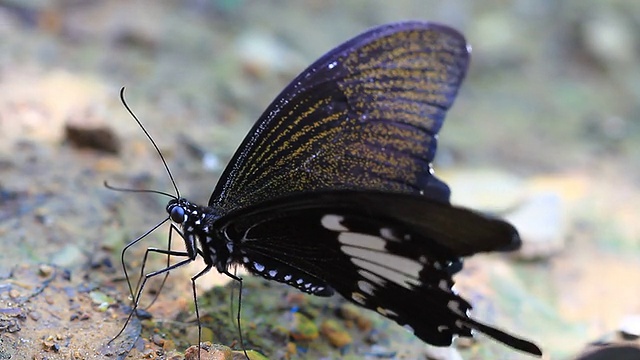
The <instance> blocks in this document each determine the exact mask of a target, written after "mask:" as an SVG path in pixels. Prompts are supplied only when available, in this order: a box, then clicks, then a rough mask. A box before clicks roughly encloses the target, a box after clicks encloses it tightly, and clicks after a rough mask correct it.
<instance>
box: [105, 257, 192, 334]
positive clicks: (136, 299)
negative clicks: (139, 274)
mask: <svg viewBox="0 0 640 360" xmlns="http://www.w3.org/2000/svg"><path fill="white" fill-rule="evenodd" d="M148 252H157V253H159V254H164V255H173V256H183V257H184V256H188V255H187V253H186V252H184V251H171V250H164V249H156V248H148V249H147V253H148ZM191 261H193V260H191V258H188V259H184V260H182V261H180V262H177V263H175V264H173V265H171V266H168V267H166V268H164V269H160V270H157V271H153V272H150V273H148V274H146V275H145V276H144V279H143V280H142V283H141V284H140V289H139V290H138V291H137V293H136V296H135V297H134V299H133V300H134V301H133V308H132V309H131V312H129V316H128V317H127V320H126V321H125V323H124V325H123V326H122V329H120V331H119V332H118V333H117V334H116V336H114V337H113V338H112V339H111V340H109V342H108V343H107V344H111V343H112V342H113V340H115V339H117V338H118V336H120V335H121V334H122V333H123V332H124V329H126V328H127V325H129V321H131V318H132V317H133V314H134V313H135V312H136V310H137V309H138V303H139V302H140V296H141V295H142V292H143V290H144V286H145V284H146V283H147V280H149V279H151V278H152V277H155V276H158V275H161V274H164V273H166V272H169V271H171V270H173V269H177V268H179V267H181V266H184V265H186V264H188V263H190V262H191Z"/></svg>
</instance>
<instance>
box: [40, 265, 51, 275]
mask: <svg viewBox="0 0 640 360" xmlns="http://www.w3.org/2000/svg"><path fill="white" fill-rule="evenodd" d="M38 273H39V274H40V276H43V277H47V276H49V275H51V274H52V273H53V266H51V265H47V264H43V265H40V267H39V268H38Z"/></svg>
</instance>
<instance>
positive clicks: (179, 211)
mask: <svg viewBox="0 0 640 360" xmlns="http://www.w3.org/2000/svg"><path fill="white" fill-rule="evenodd" d="M169 216H170V217H171V221H173V222H175V223H177V224H182V222H183V221H184V209H183V208H182V207H180V206H175V207H174V208H173V209H171V214H169Z"/></svg>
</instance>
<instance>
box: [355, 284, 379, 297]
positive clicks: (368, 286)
mask: <svg viewBox="0 0 640 360" xmlns="http://www.w3.org/2000/svg"><path fill="white" fill-rule="evenodd" d="M358 287H359V288H360V290H362V292H364V293H365V294H369V295H371V296H373V290H374V289H375V288H374V287H373V285H371V283H370V282H368V281H364V280H358Z"/></svg>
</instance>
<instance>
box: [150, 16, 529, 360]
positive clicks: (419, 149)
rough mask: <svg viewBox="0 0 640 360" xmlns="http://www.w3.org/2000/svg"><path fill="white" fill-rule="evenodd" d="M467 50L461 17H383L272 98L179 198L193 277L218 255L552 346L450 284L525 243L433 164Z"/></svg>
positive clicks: (522, 345) (371, 302) (376, 306)
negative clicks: (511, 329) (476, 311)
mask: <svg viewBox="0 0 640 360" xmlns="http://www.w3.org/2000/svg"><path fill="white" fill-rule="evenodd" d="M469 52H470V47H469V46H468V45H467V43H466V41H465V39H464V37H463V36H462V35H461V34H459V33H458V32H457V31H455V30H453V29H451V28H449V27H446V26H442V25H437V24H432V23H425V22H402V23H396V24H389V25H383V26H380V27H376V28H374V29H372V30H369V31H367V32H365V33H364V34H362V35H360V36H357V37H355V38H353V39H351V40H349V41H347V42H346V43H344V44H342V45H340V46H338V47H337V48H335V49H333V50H331V51H330V52H328V53H327V54H326V55H324V56H323V57H321V58H320V59H319V60H317V61H316V62H315V63H313V64H312V65H311V66H310V67H309V68H307V69H306V70H305V71H304V72H302V74H300V75H299V76H298V77H297V78H295V79H294V80H293V81H292V82H291V84H290V85H289V86H288V87H287V88H286V89H285V90H284V91H283V92H282V93H281V94H280V95H279V96H278V97H277V98H276V100H275V101H274V102H273V103H272V104H271V105H270V106H269V107H268V108H267V110H266V111H265V112H264V114H263V115H262V116H261V117H260V119H259V120H258V121H257V123H256V124H255V125H254V127H253V128H252V129H251V131H250V132H249V134H248V135H247V137H246V138H245V139H244V141H243V143H242V145H240V148H239V149H238V150H237V152H236V153H235V155H234V156H233V159H232V160H231V162H230V163H229V165H228V166H227V168H226V169H225V171H224V173H223V174H222V177H221V179H220V180H219V182H218V184H217V186H216V188H215V190H214V191H213V194H212V195H211V198H210V199H209V204H208V206H200V205H196V204H194V203H192V202H190V201H189V200H186V199H184V198H181V197H179V196H178V197H176V198H174V199H172V200H170V201H169V203H168V205H167V208H166V210H167V212H168V213H169V219H171V221H172V222H173V228H174V229H175V230H178V232H179V233H180V235H181V236H182V238H183V239H184V241H185V244H186V249H187V251H186V252H176V251H164V253H170V254H171V255H178V256H184V257H185V260H183V261H182V262H180V263H178V266H179V265H182V264H184V263H187V262H190V261H192V260H194V259H196V257H197V256H198V255H201V256H202V257H203V258H204V261H205V262H206V264H207V267H206V268H205V269H204V270H203V271H202V272H200V273H199V274H197V275H196V276H195V277H194V278H193V279H194V280H195V279H196V278H198V277H199V276H201V275H203V274H204V273H206V272H207V271H209V270H210V269H211V268H213V267H215V269H216V270H217V271H218V272H220V273H223V274H227V275H228V276H231V277H233V278H235V279H238V278H237V277H235V276H234V275H232V274H230V273H229V268H230V267H231V266H234V265H243V266H244V267H245V268H246V269H247V270H248V271H249V272H250V273H252V274H254V275H259V276H262V277H264V278H266V279H268V280H274V281H278V282H282V283H285V284H288V285H291V286H293V287H296V288H297V289H299V290H301V291H304V292H307V293H310V294H314V295H319V296H330V295H332V294H334V293H336V292H337V293H339V294H340V295H342V296H344V297H345V298H347V299H349V300H350V301H352V302H354V303H356V304H358V305H360V306H362V307H365V308H368V309H371V310H374V311H377V312H378V313H380V314H381V315H383V316H385V317H387V318H389V319H391V320H394V321H395V322H397V323H398V324H400V325H402V326H404V327H405V328H407V329H409V330H410V331H412V332H413V333H414V334H415V335H416V336H417V337H419V338H420V339H422V340H423V341H425V342H427V343H430V344H433V345H437V346H448V345H450V344H451V342H452V339H453V338H454V337H455V336H463V337H471V336H472V331H473V330H477V331H480V332H483V333H485V334H487V335H489V336H490V337H492V338H494V339H496V340H498V341H500V342H502V343H505V344H506V345H508V346H511V347H513V348H515V349H518V350H521V351H524V352H527V353H530V354H533V355H541V354H542V352H541V350H540V349H539V348H538V347H537V346H536V345H535V344H533V343H531V342H529V341H526V340H522V339H519V338H517V337H514V336H512V335H509V334H507V333H505V332H503V331H500V330H498V329H495V328H493V327H491V326H488V325H485V324H482V323H480V322H478V321H475V320H473V319H471V318H469V316H468V312H469V310H470V309H471V305H470V304H469V303H468V302H467V301H465V300H464V299H463V298H461V297H460V296H458V295H457V294H456V293H455V292H454V291H453V290H452V286H453V280H452V275H453V274H454V273H455V272H457V271H458V270H460V269H461V268H462V262H461V257H464V256H469V255H473V254H475V253H478V252H484V251H501V250H512V249H516V248H518V247H519V246H520V239H519V237H518V233H517V231H516V230H515V229H514V228H513V227H512V226H511V225H510V224H508V223H506V222H504V221H501V220H497V219H492V218H490V217H487V216H485V215H482V214H479V213H477V212H474V211H472V210H468V209H464V208H460V207H455V206H452V205H451V204H450V203H449V196H450V191H449V188H448V186H447V185H446V184H445V183H444V182H442V181H440V180H438V179H437V178H436V177H435V176H434V175H433V171H432V167H431V161H432V160H433V158H434V155H435V152H436V144H437V133H438V131H439V130H440V127H441V126H442V123H443V121H444V117H445V113H446V111H447V110H448V109H449V108H450V107H451V105H452V103H453V100H454V98H455V96H456V93H457V92H458V88H459V87H460V84H461V82H462V80H463V78H464V76H465V73H466V70H467V66H468V63H469ZM158 252H161V251H158ZM171 268H175V266H172V267H171ZM238 280H239V279H238Z"/></svg>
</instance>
